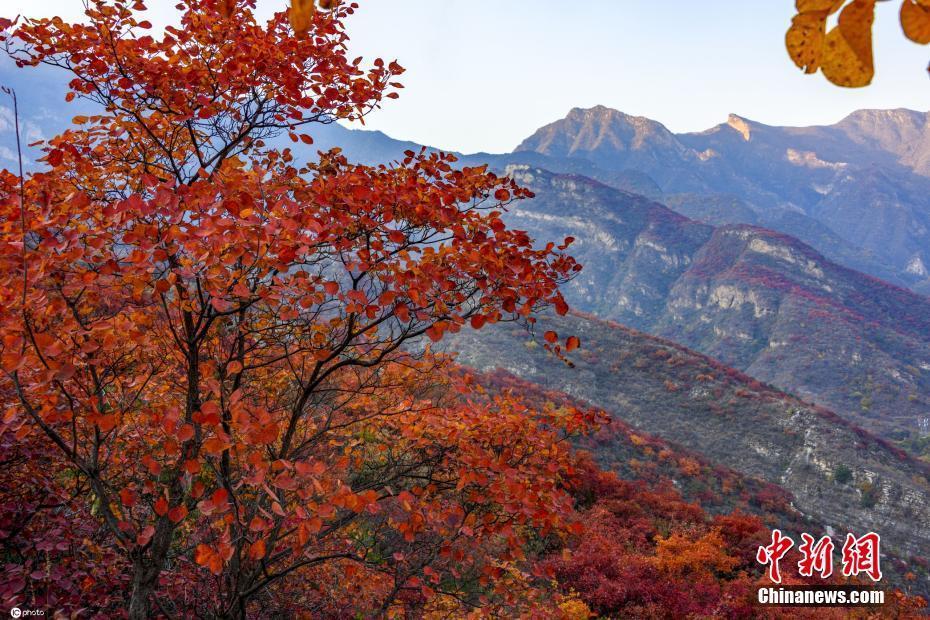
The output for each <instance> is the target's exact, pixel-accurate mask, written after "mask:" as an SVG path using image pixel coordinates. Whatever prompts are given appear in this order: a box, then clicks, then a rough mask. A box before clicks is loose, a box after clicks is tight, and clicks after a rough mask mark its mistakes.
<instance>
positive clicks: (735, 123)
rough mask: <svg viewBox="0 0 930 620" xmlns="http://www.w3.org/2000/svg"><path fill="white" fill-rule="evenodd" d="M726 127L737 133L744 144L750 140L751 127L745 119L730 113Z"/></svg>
mask: <svg viewBox="0 0 930 620" xmlns="http://www.w3.org/2000/svg"><path fill="white" fill-rule="evenodd" d="M727 125H729V126H730V127H732V128H733V129H735V130H736V131H738V132H739V134H740V135H741V136H743V140H745V141H746V142H749V140H750V139H751V138H752V126H751V125H750V124H749V121H748V120H746V119H745V118H743V117H741V116H737V115H736V114H732V113H731V114H730V115H729V116H728V117H727Z"/></svg>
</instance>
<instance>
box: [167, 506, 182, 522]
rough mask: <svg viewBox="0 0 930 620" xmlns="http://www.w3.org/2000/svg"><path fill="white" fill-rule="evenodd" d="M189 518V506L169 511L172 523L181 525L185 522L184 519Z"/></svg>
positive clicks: (177, 507)
mask: <svg viewBox="0 0 930 620" xmlns="http://www.w3.org/2000/svg"><path fill="white" fill-rule="evenodd" d="M186 516H187V506H185V505H184V504H181V505H179V506H175V507H174V508H172V509H171V510H170V511H168V518H169V519H171V522H172V523H180V522H181V521H183V520H184V517H186Z"/></svg>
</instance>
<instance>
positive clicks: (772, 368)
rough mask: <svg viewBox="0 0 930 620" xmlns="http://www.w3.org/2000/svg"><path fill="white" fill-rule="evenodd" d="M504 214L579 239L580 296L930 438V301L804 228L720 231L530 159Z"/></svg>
mask: <svg viewBox="0 0 930 620" xmlns="http://www.w3.org/2000/svg"><path fill="white" fill-rule="evenodd" d="M511 172H512V174H513V175H514V176H515V177H516V178H517V179H518V181H519V182H521V183H522V184H524V185H526V186H528V187H530V188H531V189H533V191H535V192H536V198H535V199H533V200H532V201H527V202H525V203H521V204H517V205H515V206H514V208H513V209H512V210H511V212H510V213H509V214H507V216H506V219H508V221H509V223H510V224H511V225H513V226H514V227H516V228H519V229H522V230H526V231H528V232H529V233H530V235H531V236H532V237H534V238H536V239H561V238H563V237H565V236H572V237H575V238H576V241H575V243H574V244H573V245H572V247H571V252H572V254H573V255H574V256H576V257H577V258H578V260H579V261H580V262H581V263H582V264H583V265H584V266H585V268H584V270H583V271H582V272H581V274H580V275H579V276H578V278H576V279H575V280H573V281H572V282H570V283H569V284H568V285H567V286H566V287H564V290H565V292H566V294H567V297H568V300H569V302H570V303H571V304H572V305H573V307H575V308H578V309H579V310H582V311H585V312H592V313H595V314H597V315H598V316H601V317H604V318H607V319H612V320H616V321H619V322H621V323H623V324H626V325H629V326H632V327H634V328H637V329H642V330H644V331H648V332H650V333H654V334H657V335H660V336H664V337H668V338H672V339H674V340H676V341H678V342H680V343H682V344H684V345H685V346H689V347H691V348H694V349H697V350H699V351H701V352H703V353H706V354H708V355H712V356H714V357H717V358H718V359H720V360H721V361H723V362H724V363H727V364H729V365H733V366H736V367H737V368H740V369H742V370H744V371H746V372H749V373H750V374H752V375H753V376H756V377H757V378H758V379H761V380H764V381H769V382H771V383H773V384H775V385H777V386H779V387H780V388H782V389H786V390H789V391H794V392H797V393H799V394H801V395H803V396H804V397H806V398H811V399H813V400H815V401H816V402H818V403H820V404H823V405H825V406H828V407H830V408H832V409H834V410H836V411H837V412H838V413H840V414H841V415H844V416H846V417H847V418H849V419H850V420H853V421H855V422H856V423H857V424H860V425H862V426H864V427H866V428H868V429H870V430H873V431H875V432H879V433H881V434H883V435H885V436H886V437H890V438H895V439H905V438H907V437H910V436H920V435H925V434H927V432H928V428H927V420H928V419H930V300H928V299H927V298H925V297H921V296H919V295H915V294H913V293H911V292H909V291H906V290H904V289H900V288H897V287H894V286H892V285H889V284H887V283H884V282H882V281H879V280H876V279H875V278H871V277H869V276H866V275H864V274H861V273H858V272H855V271H852V270H850V269H847V268H844V267H841V266H839V265H837V264H835V263H832V262H830V261H829V260H827V259H826V258H824V257H823V256H822V255H821V254H819V253H818V252H816V251H815V250H813V249H812V248H810V247H809V246H806V245H805V244H803V243H801V242H800V241H798V240H797V239H794V238H792V237H789V236H787V235H782V234H779V233H775V232H772V231H770V230H766V229H762V228H757V227H752V226H742V225H728V226H722V227H718V228H714V227H712V226H709V225H707V224H701V223H698V222H694V221H692V220H689V219H687V218H685V217H683V216H681V215H679V214H677V213H675V212H673V211H671V210H669V209H667V208H665V207H663V206H662V205H659V204H657V203H654V202H651V201H649V200H646V199H644V198H642V197H639V196H635V195H631V194H628V193H625V192H620V191H617V190H614V189H612V188H609V187H607V186H605V185H603V184H600V183H597V182H594V181H591V180H589V179H584V178H581V177H577V176H570V175H556V174H552V173H548V172H546V171H543V170H539V169H533V168H529V167H516V168H513V169H512V170H511Z"/></svg>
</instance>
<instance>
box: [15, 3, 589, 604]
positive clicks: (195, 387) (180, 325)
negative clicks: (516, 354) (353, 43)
mask: <svg viewBox="0 0 930 620" xmlns="http://www.w3.org/2000/svg"><path fill="white" fill-rule="evenodd" d="M220 5H222V6H220ZM228 5H229V3H228V2H222V3H218V2H216V1H215V0H186V1H182V2H181V4H180V5H179V8H180V12H181V19H180V24H179V25H178V26H170V27H168V28H166V30H165V31H164V33H163V34H162V35H160V36H158V37H155V36H152V35H150V34H148V32H147V31H148V29H149V28H150V25H149V24H148V23H147V22H146V21H144V19H143V17H144V8H145V7H144V6H143V5H142V3H141V2H135V3H129V2H126V1H124V0H112V1H106V0H94V1H93V2H91V4H90V8H89V10H88V11H87V16H88V21H87V23H85V24H67V23H64V22H63V21H62V20H60V19H51V20H26V21H24V22H22V23H21V24H18V25H16V26H14V29H13V30H12V32H9V33H8V34H7V35H4V45H5V47H6V50H7V52H8V54H10V56H11V57H12V58H14V59H15V60H16V62H17V63H18V64H19V65H21V66H27V65H37V64H45V65H52V66H55V67H59V68H61V69H63V70H65V71H68V72H70V74H71V75H72V80H71V82H70V92H69V94H68V97H67V98H68V100H71V99H74V98H84V99H87V100H90V101H92V102H95V103H96V104H98V107H99V113H98V114H96V115H94V116H91V117H87V118H81V117H78V118H75V127H74V128H73V129H71V130H69V131H67V132H65V133H64V134H62V135H60V136H58V137H56V138H54V139H52V140H51V141H49V142H48V143H47V144H46V146H45V152H46V156H45V158H44V160H45V163H46V164H47V166H48V168H49V169H48V170H46V171H43V172H40V173H36V174H33V175H31V176H30V177H29V178H28V179H24V180H22V182H23V187H22V190H23V191H22V196H21V194H20V189H21V188H20V186H19V184H20V181H21V180H20V179H19V178H17V177H15V176H13V175H11V174H9V173H4V174H3V176H2V178H0V331H2V342H0V368H2V375H0V397H2V398H3V405H4V409H5V410H7V415H6V417H5V419H4V429H3V431H4V432H9V433H13V432H15V433H16V438H17V442H26V441H31V442H37V443H39V444H40V445H43V446H45V448H43V449H44V450H45V452H43V458H44V459H47V460H49V462H51V463H52V464H53V468H55V469H60V470H63V471H67V472H68V475H67V476H57V477H55V479H54V480H53V481H51V482H49V484H52V483H53V486H55V493H63V494H65V495H67V496H68V497H70V498H73V500H69V501H74V502H76V503H75V507H76V508H79V509H80V510H81V514H84V515H86V518H87V523H88V524H89V526H88V527H92V528H93V526H94V524H96V527H97V528H98V531H97V532H96V533H95V536H96V537H97V538H96V540H97V541H98V543H97V547H96V548H97V551H95V553H94V554H93V557H95V558H96V560H95V561H97V562H103V561H106V560H105V558H107V557H110V556H113V558H115V559H111V560H109V561H110V562H114V561H115V562H122V563H125V565H126V566H128V567H129V569H128V572H129V575H130V578H131V584H130V585H129V587H128V590H129V592H127V594H126V596H125V598H124V599H122V600H119V601H117V602H116V603H115V604H117V605H124V606H125V609H126V612H127V613H128V615H129V617H132V618H142V617H146V616H148V615H149V614H151V613H155V612H156V611H157V612H159V613H164V614H166V615H170V614H181V613H183V614H185V615H186V614H188V613H190V612H195V613H197V614H199V615H209V616H223V617H244V616H246V615H247V614H248V613H249V609H250V607H251V606H256V605H260V606H261V607H262V609H263V610H264V612H265V613H269V612H274V611H280V612H281V613H290V612H303V613H307V612H309V613H314V614H318V615H321V616H332V617H346V616H350V615H354V614H356V613H358V612H360V611H361V612H370V611H378V610H381V611H383V612H388V611H392V610H393V611H398V610H402V609H407V608H413V607H417V608H420V609H434V610H436V611H442V612H445V613H455V610H457V609H459V610H464V609H467V608H472V607H475V606H477V607H485V608H487V609H489V610H491V609H496V610H498V611H499V612H500V613H509V612H512V611H513V610H514V609H515V606H517V605H520V604H521V602H522V603H525V602H526V601H527V600H529V599H530V598H531V597H532V596H533V589H532V588H531V587H530V586H531V583H530V582H531V581H532V580H531V579H530V578H529V577H528V576H527V575H526V574H524V573H523V572H522V570H521V568H520V567H521V561H522V560H523V549H524V546H525V543H526V541H527V540H528V539H529V538H531V537H535V536H540V535H550V534H556V535H557V534H558V533H559V532H561V531H564V530H565V528H566V527H567V525H568V520H569V516H570V513H571V499H570V498H569V497H568V496H567V495H566V494H565V493H564V492H563V491H562V490H561V488H560V480H561V478H562V476H563V474H565V473H567V472H569V471H570V470H571V465H570V460H569V456H568V453H567V451H566V449H565V448H564V447H563V446H564V442H560V441H559V439H560V438H561V437H562V436H564V434H565V433H567V432H573V431H575V430H577V429H578V428H579V427H580V426H581V425H583V424H584V422H583V419H582V417H581V416H580V415H579V414H577V413H576V412H573V411H570V410H554V409H553V410H546V411H543V412H539V411H536V412H532V411H528V410H526V408H525V407H523V406H521V405H520V404H519V403H517V402H515V401H514V400H513V399H512V398H509V397H501V398H498V399H495V400H489V399H487V398H485V397H483V396H482V395H481V394H480V393H476V392H475V391H474V388H473V387H472V386H471V385H470V383H469V382H468V381H467V380H465V379H462V378H455V377H453V376H452V374H453V373H449V372H447V364H446V362H445V361H444V360H443V359H441V358H439V357H437V356H435V355H433V354H432V353H430V350H429V347H428V346H424V345H422V344H416V343H417V342H418V341H421V340H423V339H422V336H424V335H425V336H427V337H428V339H431V340H433V341H437V340H439V339H441V338H442V337H443V335H444V334H446V333H448V332H455V331H457V330H459V329H461V328H462V327H463V326H465V325H466V324H470V325H471V326H481V325H484V324H485V323H494V322H498V321H504V320H527V321H532V315H533V314H534V313H535V312H536V311H538V310H539V309H541V308H542V307H545V306H549V305H554V306H555V307H556V308H557V309H558V310H559V311H560V312H564V311H566V309H567V308H566V306H565V302H564V300H563V299H562V297H561V295H560V294H559V292H558V286H559V284H560V283H561V282H563V281H564V280H565V279H566V278H568V277H570V276H571V275H572V274H573V273H574V272H575V271H576V270H577V269H578V267H577V265H576V264H575V263H574V261H573V260H572V259H571V258H570V257H568V256H566V255H564V254H563V253H562V250H564V248H565V246H564V245H563V246H560V247H559V248H555V247H554V245H553V244H549V245H548V246H545V247H536V246H534V245H533V243H532V240H531V239H530V238H529V237H528V236H527V235H526V234H525V233H522V232H520V231H513V230H510V229H508V228H506V227H505V226H504V224H503V223H502V222H501V219H500V216H501V213H502V211H503V209H504V208H505V207H506V204H507V203H508V202H510V201H512V200H516V199H520V198H523V197H526V196H528V195H529V194H528V192H526V191H525V190H523V189H521V188H519V187H517V186H516V185H515V184H513V183H512V182H511V181H510V180H509V179H502V178H498V177H496V176H495V175H493V174H491V173H489V172H488V171H487V170H486V169H485V168H465V169H456V168H454V167H453V163H454V161H455V160H454V158H453V157H451V156H448V155H444V154H439V153H426V152H420V153H412V152H408V153H406V155H405V157H404V159H403V160H402V161H399V162H397V163H395V164H393V165H390V166H377V167H370V166H360V165H353V164H351V163H349V162H348V161H347V160H346V159H345V158H344V157H343V156H342V155H341V154H340V153H339V152H338V151H334V152H329V153H322V154H320V157H319V160H318V161H314V162H311V163H300V162H297V161H295V157H294V154H293V153H292V152H291V151H290V150H289V149H287V148H275V147H274V146H273V145H275V144H277V142H276V139H277V138H278V137H279V136H286V135H290V137H291V139H292V140H294V141H303V142H310V141H311V138H310V135H309V133H310V128H311V127H312V126H313V124H314V123H329V122H334V121H335V120H338V119H358V118H361V117H363V116H364V115H365V114H367V113H368V112H369V111H370V110H372V109H373V108H375V107H377V106H378V105H379V103H380V102H381V100H382V98H383V97H386V96H391V95H392V94H393V93H394V89H395V88H396V87H398V86H399V85H398V84H396V83H394V82H393V81H392V80H393V79H394V77H395V76H396V75H398V74H399V73H401V72H402V69H401V67H400V66H398V65H397V64H396V63H385V62H382V61H381V60H376V61H374V62H373V63H371V65H370V67H368V68H364V66H363V64H362V61H361V60H360V59H359V60H350V59H349V57H348V56H347V53H346V42H347V37H346V34H345V31H344V28H343V20H344V18H345V17H346V16H347V15H349V14H350V13H351V12H352V11H353V9H354V7H353V6H348V5H345V4H339V5H337V6H335V8H334V9H333V10H331V11H328V12H322V11H318V12H316V13H315V14H314V15H313V21H312V25H311V28H310V30H309V32H307V33H306V34H303V35H300V36H297V35H295V34H294V33H293V31H292V30H291V26H290V24H289V21H288V18H287V15H286V13H280V14H277V15H275V16H274V17H273V18H271V20H270V21H269V22H268V23H267V24H258V23H256V21H255V20H254V17H253V13H252V8H253V5H254V1H251V0H247V1H242V0H240V2H238V3H237V6H236V7H235V10H229V6H228ZM221 9H222V10H221ZM427 343H428V340H427ZM573 345H574V346H577V345H576V343H575V342H574V341H573V342H572V343H570V344H569V348H572V346H573ZM4 436H5V435H4ZM37 437H38V438H41V441H37V440H36V438H37ZM5 475H11V474H9V473H6V472H5ZM5 484H7V483H5ZM53 521H54V520H53V519H51V513H48V518H47V519H46V520H45V521H42V522H44V523H46V524H47V525H50V524H52V523H53ZM37 523H40V521H37ZM21 581H23V582H24V583H23V584H22V587H20V588H18V589H17V587H15V586H19V585H20V583H19V581H17V582H16V583H14V584H13V585H11V586H10V587H9V592H8V594H10V596H12V597H14V598H15V597H16V596H25V592H27V591H32V590H31V589H30V588H26V584H25V581H26V578H25V577H24V579H23V580H21ZM90 581H94V580H93V579H89V582H90ZM89 582H88V583H89ZM88 587H90V586H89V585H88ZM11 600H12V599H11ZM83 604H84V605H88V604H89V603H88V602H87V600H86V599H85V601H84V603H83ZM109 604H110V603H109V602H107V601H102V602H99V604H98V607H97V609H98V610H105V609H109V608H108V607H107V605H109Z"/></svg>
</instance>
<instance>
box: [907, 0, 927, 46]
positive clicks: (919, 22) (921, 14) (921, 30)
mask: <svg viewBox="0 0 930 620" xmlns="http://www.w3.org/2000/svg"><path fill="white" fill-rule="evenodd" d="M901 27H902V28H903V29H904V34H905V36H907V38H908V39H910V40H911V41H913V42H915V43H920V44H921V45H926V44H927V43H930V1H928V0H924V1H923V2H919V3H918V2H915V1H914V0H904V4H902V5H901Z"/></svg>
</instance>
